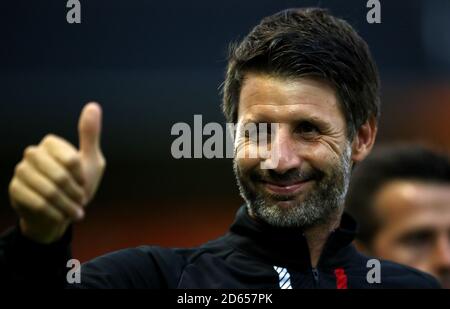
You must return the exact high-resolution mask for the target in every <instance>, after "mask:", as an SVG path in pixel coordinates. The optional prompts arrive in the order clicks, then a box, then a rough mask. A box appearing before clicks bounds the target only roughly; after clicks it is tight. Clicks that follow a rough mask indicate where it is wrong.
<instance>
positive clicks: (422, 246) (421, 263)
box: [371, 180, 450, 288]
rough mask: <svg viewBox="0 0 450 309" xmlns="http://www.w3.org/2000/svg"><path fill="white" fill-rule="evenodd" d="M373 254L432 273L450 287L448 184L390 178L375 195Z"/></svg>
mask: <svg viewBox="0 0 450 309" xmlns="http://www.w3.org/2000/svg"><path fill="white" fill-rule="evenodd" d="M373 206H374V209H375V213H376V214H377V215H378V217H379V221H380V222H381V226H380V228H379V230H378V232H377V234H376V235H375V237H374V239H373V243H372V244H373V246H372V250H371V251H372V252H371V253H372V254H373V255H375V256H378V257H380V258H383V259H388V260H392V261H394V262H397V263H401V264H405V265H409V266H412V267H414V268H417V269H420V270H422V271H425V272H428V273H430V274H432V275H434V276H435V277H436V278H438V279H439V280H440V281H441V284H442V285H443V287H445V288H450V184H438V183H426V182H413V181H409V180H408V181H406V180H405V181H403V180H398V181H392V182H389V183H387V184H385V185H384V186H383V187H382V188H381V189H380V190H379V192H378V193H377V194H376V196H375V198H374V205H373Z"/></svg>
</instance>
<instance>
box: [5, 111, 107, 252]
mask: <svg viewBox="0 0 450 309" xmlns="http://www.w3.org/2000/svg"><path fill="white" fill-rule="evenodd" d="M101 113H102V112H101V108H100V106H99V105H98V104H97V103H89V104H87V105H86V106H85V107H84V108H83V111H82V112H81V116H80V119H79V124H78V131H79V149H76V148H75V147H74V146H73V145H71V144H70V143H69V142H67V141H66V140H64V139H62V138H60V137H58V136H55V135H52V134H50V135H47V136H46V137H45V138H44V139H43V140H42V141H41V143H40V144H39V145H37V146H29V147H27V148H26V149H25V152H24V157H23V159H22V161H20V162H19V163H18V164H17V166H16V168H15V172H14V176H13V178H12V180H11V182H10V185H9V195H10V199H11V204H12V206H13V208H14V209H15V210H16V212H17V213H18V214H19V216H20V229H21V232H22V233H23V234H24V235H25V236H26V237H28V238H30V239H32V240H34V241H37V242H39V243H47V244H48V243H52V242H55V241H57V240H58V239H60V238H61V237H62V235H64V232H65V231H66V229H67V227H68V226H69V225H70V224H71V223H72V222H76V221H79V220H81V219H83V217H84V207H85V206H86V205H87V204H88V203H89V201H90V200H91V199H92V198H93V196H94V195H95V192H96V191H97V187H98V185H99V183H100V180H101V178H102V175H103V171H104V169H105V165H106V164H105V159H104V157H103V154H102V152H101V149H100V134H101V117H102V115H101Z"/></svg>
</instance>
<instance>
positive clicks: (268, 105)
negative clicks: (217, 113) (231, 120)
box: [238, 73, 344, 122]
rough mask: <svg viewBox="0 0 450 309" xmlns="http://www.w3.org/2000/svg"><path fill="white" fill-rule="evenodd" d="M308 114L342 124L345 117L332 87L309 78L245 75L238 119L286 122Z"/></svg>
mask: <svg viewBox="0 0 450 309" xmlns="http://www.w3.org/2000/svg"><path fill="white" fill-rule="evenodd" d="M299 114H308V116H313V117H319V118H322V119H323V120H328V121H343V119H344V115H343V113H342V111H341V106H340V104H339V102H338V100H337V97H336V93H335V90H334V88H333V87H332V86H331V85H329V84H328V83H326V82H325V81H321V80H317V79H312V78H295V79H292V78H282V77H277V76H272V75H268V74H263V73H248V74H246V76H245V79H244V83H243V86H242V89H241V93H240V98H239V109H238V116H239V118H240V119H242V118H245V119H246V118H248V117H250V118H257V120H260V118H264V120H265V121H270V122H288V121H290V120H292V117H293V116H296V115H299Z"/></svg>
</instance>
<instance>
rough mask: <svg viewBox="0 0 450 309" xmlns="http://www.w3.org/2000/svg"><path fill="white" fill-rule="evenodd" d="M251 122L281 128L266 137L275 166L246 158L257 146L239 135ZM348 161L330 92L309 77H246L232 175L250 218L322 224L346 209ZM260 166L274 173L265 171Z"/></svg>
mask: <svg viewBox="0 0 450 309" xmlns="http://www.w3.org/2000/svg"><path fill="white" fill-rule="evenodd" d="M248 123H255V124H259V123H278V124H279V125H278V129H277V130H275V131H274V132H269V133H268V134H269V135H271V136H270V138H267V142H268V144H269V145H268V146H269V148H271V147H276V152H277V159H276V160H273V156H272V157H269V158H267V159H263V158H261V157H258V158H248V156H247V157H245V155H244V154H245V153H249V152H250V151H251V150H252V148H254V147H258V146H257V144H256V145H255V143H254V141H253V140H252V139H251V138H249V137H248V136H246V135H245V134H243V133H242V128H243V127H244V126H245V125H246V124H248ZM273 135H275V136H273ZM271 153H272V152H271ZM350 156H351V146H350V143H349V141H348V139H347V135H346V121H345V117H344V114H343V112H342V110H341V108H340V105H339V102H338V100H337V98H336V94H335V91H334V89H333V88H332V87H331V86H329V85H328V84H327V83H325V82H322V81H318V80H313V79H309V78H301V79H282V78H278V77H273V76H269V75H265V74H256V73H252V74H250V73H249V74H247V76H246V80H245V82H244V84H243V87H242V89H241V94H240V102H239V109H238V123H237V133H236V142H235V161H234V169H235V174H236V178H237V181H238V185H239V189H240V192H241V195H242V196H243V198H244V199H245V200H246V202H247V206H248V207H249V210H250V213H251V215H252V216H254V217H256V218H258V219H261V220H263V221H266V222H267V223H269V224H271V225H274V226H280V227H309V226H313V225H317V224H321V223H325V222H327V221H328V220H329V219H331V218H332V216H333V215H335V214H337V213H339V211H340V210H341V208H342V207H343V200H344V198H345V194H346V191H347V187H348V182H349V177H350V170H351V162H350V161H351V159H350ZM268 160H269V161H270V160H273V161H275V162H276V164H275V165H274V164H270V162H269V163H268V162H267V161H268ZM263 162H265V163H266V164H267V165H268V166H271V167H273V168H271V169H262V168H261V163H263ZM272 163H273V162H272Z"/></svg>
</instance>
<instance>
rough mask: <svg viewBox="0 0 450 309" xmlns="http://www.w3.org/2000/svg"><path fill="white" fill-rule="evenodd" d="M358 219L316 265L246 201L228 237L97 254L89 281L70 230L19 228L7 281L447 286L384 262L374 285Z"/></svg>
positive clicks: (2, 271) (345, 222) (11, 237)
mask: <svg viewBox="0 0 450 309" xmlns="http://www.w3.org/2000/svg"><path fill="white" fill-rule="evenodd" d="M355 229H356V223H355V222H354V221H353V219H352V218H350V217H349V216H348V215H346V214H344V216H343V217H342V220H341V224H340V227H339V228H338V229H337V230H335V231H334V232H333V233H332V234H331V235H330V237H329V239H328V241H327V242H326V244H325V247H324V250H323V252H322V255H321V257H320V260H319V263H318V265H317V268H312V267H311V263H310V255H309V251H308V246H307V243H306V240H305V238H304V237H303V236H302V233H301V231H299V230H296V229H282V228H274V227H272V226H269V225H267V224H264V223H261V222H257V221H255V220H253V219H252V218H250V216H249V215H248V213H247V209H246V208H245V207H241V208H240V209H239V211H238V213H237V216H236V219H235V222H234V223H233V224H232V225H231V228H230V230H229V232H228V233H227V234H225V235H224V236H222V237H220V238H218V239H216V240H213V241H210V242H208V243H206V244H204V245H202V246H200V247H197V248H190V249H174V248H170V249H169V248H161V247H157V246H142V247H138V248H133V249H124V250H120V251H117V252H113V253H109V254H106V255H104V256H101V257H98V258H95V259H93V260H91V261H89V262H87V263H85V264H83V265H82V266H81V283H73V284H68V283H67V281H66V273H67V271H68V268H67V267H66V263H67V261H68V260H69V259H70V258H71V257H70V238H71V237H70V231H69V232H68V233H66V235H65V236H64V237H63V238H62V239H61V240H60V241H59V242H57V243H54V244H52V245H39V244H36V243H33V242H32V241H29V240H27V239H26V238H25V237H23V236H22V235H21V234H20V232H19V231H18V229H17V228H14V229H12V230H10V231H9V232H7V233H6V234H5V235H4V236H2V237H1V238H0V280H1V283H2V285H9V286H11V285H13V284H14V285H27V284H29V285H34V286H35V285H36V282H39V283H40V284H42V285H51V286H59V287H73V288H294V289H296V288H332V289H334V288H344V289H345V288H439V284H438V283H437V281H436V280H435V279H434V278H433V277H431V276H430V275H427V274H425V273H422V272H420V271H418V270H415V269H413V268H409V267H406V266H403V265H399V264H396V263H392V262H388V261H381V264H380V265H381V267H380V274H381V277H380V279H381V280H380V281H381V282H380V283H369V282H368V280H367V274H368V271H370V270H371V267H368V266H367V262H368V260H369V259H370V258H368V257H366V256H364V255H362V254H360V253H358V252H357V251H356V249H355V248H354V246H353V245H352V244H351V242H352V240H353V238H354V235H355Z"/></svg>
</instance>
